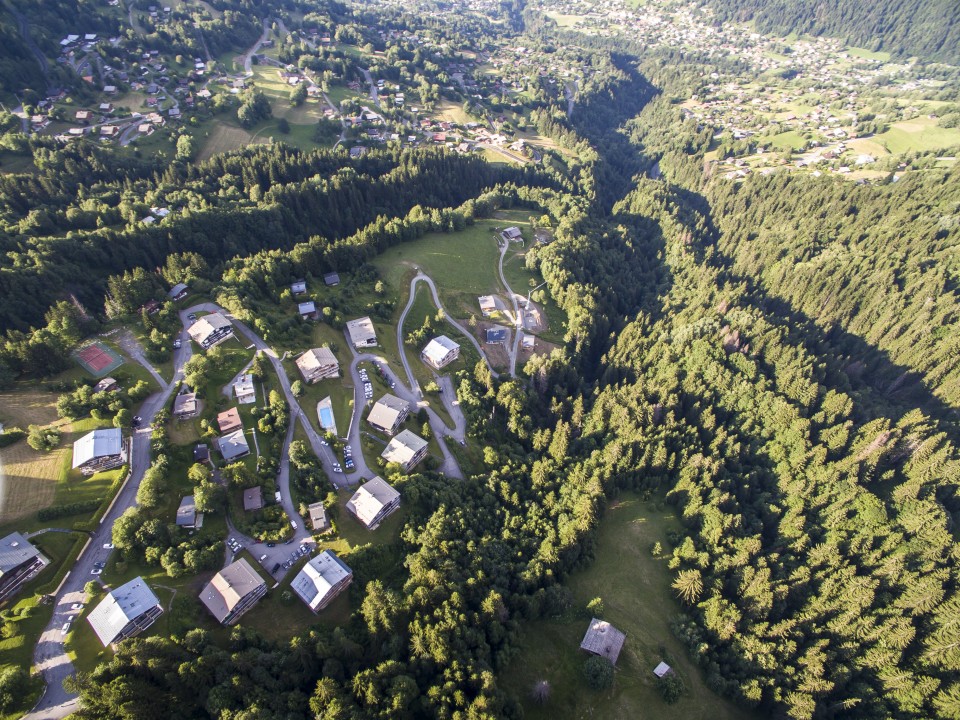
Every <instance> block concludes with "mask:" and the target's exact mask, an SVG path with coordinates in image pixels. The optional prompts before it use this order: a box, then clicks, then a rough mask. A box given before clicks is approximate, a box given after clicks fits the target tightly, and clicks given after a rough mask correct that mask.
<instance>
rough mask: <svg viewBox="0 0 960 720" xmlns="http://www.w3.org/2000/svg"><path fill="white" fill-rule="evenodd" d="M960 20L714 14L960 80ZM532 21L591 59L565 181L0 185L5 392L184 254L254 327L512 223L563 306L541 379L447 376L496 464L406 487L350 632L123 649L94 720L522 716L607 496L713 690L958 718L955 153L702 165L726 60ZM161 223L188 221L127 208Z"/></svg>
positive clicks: (290, 172)
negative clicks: (866, 50) (516, 662)
mask: <svg viewBox="0 0 960 720" xmlns="http://www.w3.org/2000/svg"><path fill="white" fill-rule="evenodd" d="M947 4H948V3H936V2H933V3H880V4H878V5H877V7H880V6H882V11H876V13H875V14H871V10H870V9H871V8H872V7H873V6H869V7H868V5H866V4H864V5H863V6H862V7H860V6H858V8H859V9H858V10H857V11H856V12H853V11H850V10H849V8H848V7H847V5H845V4H843V3H832V4H830V3H828V4H826V5H825V6H823V7H821V8H820V9H819V10H817V11H816V13H814V9H813V8H812V7H804V6H803V5H797V6H796V7H794V6H789V7H788V4H783V3H779V4H778V3H745V2H742V3H733V4H730V3H724V4H723V6H722V8H721V9H720V10H718V12H719V15H720V17H728V16H729V17H737V18H740V19H745V18H753V19H755V20H756V22H757V26H758V28H760V29H761V30H766V29H771V28H773V29H777V30H779V31H783V30H784V29H786V28H791V29H792V28H796V27H798V26H800V25H802V24H803V23H801V20H804V22H806V25H805V26H804V27H803V29H804V30H806V31H809V32H813V33H823V34H838V33H839V34H858V33H859V34H858V35H857V39H858V41H863V42H865V43H866V42H867V41H868V40H869V38H873V37H877V31H876V30H877V28H878V27H880V26H884V25H885V24H890V25H895V26H897V27H900V28H903V27H906V26H908V25H910V24H911V21H912V20H913V19H914V18H917V17H923V18H924V19H925V20H924V25H923V28H915V27H914V28H912V29H911V30H910V32H909V33H906V31H904V33H903V34H898V33H892V34H889V35H887V36H886V39H885V40H884V41H883V44H882V45H881V46H880V47H883V48H896V51H897V52H903V53H918V54H927V55H929V56H930V57H932V58H940V59H955V52H956V48H955V45H956V43H955V42H954V40H955V36H956V33H957V27H956V26H953V25H950V23H942V22H939V21H938V18H941V19H942V18H943V17H949V18H953V17H954V15H955V14H951V12H950V10H951V8H949V7H946V5H947ZM504 5H505V4H504ZM515 5H516V7H511V8H506V7H504V8H502V10H503V12H504V13H505V14H506V15H507V16H508V17H509V18H510V21H511V22H512V23H514V24H522V20H521V13H520V11H521V10H522V3H516V4H515ZM761 6H762V7H761ZM499 10H500V9H498V11H499ZM508 10H509V12H507V11H508ZM848 11H849V12H848ZM811 14H813V15H815V17H810V18H807V17H806V15H811ZM525 17H526V21H527V23H528V24H535V23H534V22H533V21H534V20H535V19H534V18H532V17H530V14H529V13H527V15H526V16H525ZM397 22H399V21H397ZM853 26H856V28H857V29H856V30H853V29H851V28H852V27H853ZM934 26H936V27H934ZM518 29H519V28H518ZM534 29H535V31H536V32H531V34H528V35H525V36H523V38H524V39H523V41H524V42H528V43H530V44H531V45H535V44H544V43H558V44H563V43H569V44H573V43H579V42H581V41H583V42H582V44H581V45H579V46H578V47H579V51H580V52H582V53H583V54H585V55H589V56H590V57H591V58H592V59H591V62H592V63H593V64H594V67H595V68H596V73H595V74H594V76H593V77H592V78H591V80H590V82H589V83H588V84H586V85H585V87H581V88H579V93H580V95H579V96H578V104H577V110H576V111H575V112H574V113H573V114H572V116H569V117H568V115H567V113H566V112H565V107H564V105H563V104H562V103H561V101H560V100H559V99H553V100H552V101H550V102H544V103H543V104H542V106H541V107H539V108H537V110H536V111H535V114H534V115H533V119H534V120H535V122H536V124H537V126H538V129H539V130H540V132H542V133H543V134H544V135H546V136H549V137H551V138H553V139H554V140H555V141H556V143H557V144H559V145H561V146H563V147H566V148H575V149H577V150H578V152H579V155H578V159H577V160H576V161H575V162H574V161H572V162H570V163H569V164H568V165H567V166H566V167H557V166H554V165H549V164H546V163H543V164H539V165H536V164H532V163H531V164H529V165H524V166H523V167H522V168H518V167H514V166H508V165H493V164H490V163H488V162H485V161H483V160H481V159H479V158H476V157H462V156H459V155H457V154H454V153H452V152H448V151H446V150H442V149H441V150H433V149H426V150H417V151H409V150H397V149H384V150H381V151H374V152H369V153H366V154H364V155H363V156H362V157H359V158H350V157H349V156H348V155H346V154H345V153H344V152H342V151H337V150H318V151H313V152H304V151H301V150H297V149H294V148H290V147H288V146H286V145H284V144H283V143H279V142H278V143H275V144H274V145H272V146H269V147H252V148H247V149H245V150H242V151H236V152H233V153H229V154H224V155H217V156H214V157H213V158H211V159H209V160H206V161H203V162H193V161H190V160H187V159H182V160H178V161H176V162H173V163H171V164H168V165H166V166H163V165H161V164H159V163H157V162H156V161H154V160H151V159H148V158H133V157H129V156H123V155H120V154H119V153H114V152H113V151H111V150H109V149H107V150H99V149H89V148H86V149H75V148H67V149H64V148H60V147H56V146H55V145H53V144H51V143H44V142H39V143H37V145H36V147H34V148H33V151H32V152H33V161H34V163H35V164H36V168H37V172H35V173H30V174H5V175H3V176H2V177H0V227H2V229H3V237H2V238H0V249H2V252H3V260H2V263H0V294H2V297H3V303H2V307H0V328H2V329H3V330H4V331H5V333H6V335H5V339H4V341H3V344H2V347H0V381H3V382H4V383H8V384H9V383H13V382H14V381H18V380H19V381H23V380H25V379H28V380H29V379H38V378H40V379H42V378H44V377H47V376H50V375H53V374H55V373H56V372H58V371H60V370H62V369H63V368H64V367H66V365H67V362H68V358H69V354H70V352H71V351H72V350H73V348H74V347H75V346H76V344H77V343H78V342H79V341H80V339H81V338H82V337H83V335H84V333H85V331H86V330H87V329H89V326H88V325H87V323H92V324H96V323H98V322H103V321H106V320H108V319H109V318H110V317H118V316H131V317H136V316H137V314H138V312H139V309H140V308H141V307H142V306H143V304H144V303H145V302H146V301H148V300H150V299H152V298H155V297H162V295H163V293H164V287H163V282H162V281H164V280H165V281H167V284H171V283H173V282H174V281H175V280H176V281H179V280H180V279H181V278H182V277H185V275H184V274H183V273H184V272H186V270H185V268H187V267H188V266H192V270H191V273H192V274H191V275H190V277H191V279H192V278H194V277H196V278H199V279H200V280H201V282H202V283H205V286H208V287H209V288H210V293H211V297H214V298H215V299H217V301H218V302H220V303H221V304H222V305H223V306H225V307H228V308H229V309H230V310H231V311H232V312H234V313H235V314H236V315H237V316H238V317H241V318H244V319H247V320H248V321H250V322H251V323H252V324H254V321H255V318H254V313H252V312H251V308H252V307H254V306H255V305H256V304H257V303H260V302H266V301H267V300H268V299H270V298H271V297H273V296H274V295H275V294H276V288H277V287H281V286H286V285H288V284H289V283H290V282H291V281H293V280H295V279H296V278H299V277H305V276H309V277H319V276H321V275H322V274H323V273H325V272H329V271H331V270H339V271H340V272H344V273H346V272H357V273H363V272H365V271H369V266H368V265H367V264H368V263H369V262H370V261H371V260H372V259H373V258H374V257H376V256H377V255H378V254H380V253H381V252H383V251H384V250H386V249H387V248H389V247H393V246H397V245H401V244H402V243H404V242H408V241H411V240H414V239H416V238H419V237H421V236H423V235H424V234H425V233H427V232H449V231H453V230H454V229H457V230H459V229H462V228H464V227H468V226H470V225H472V224H474V223H475V222H478V221H479V220H481V219H485V218H489V217H492V216H493V214H494V213H495V212H496V211H499V210H503V209H508V208H523V209H524V210H525V211H526V210H528V211H529V212H530V213H532V214H541V213H542V214H544V215H546V216H547V217H548V219H549V220H550V221H551V225H552V227H553V237H554V239H553V242H551V243H549V244H545V245H542V246H538V247H536V248H535V249H533V250H531V251H530V252H529V253H528V255H527V262H528V264H529V265H530V266H531V267H532V268H535V269H536V270H537V271H539V272H540V273H541V274H542V276H543V278H544V279H545V280H546V282H547V286H548V289H549V292H550V295H551V297H552V298H553V299H554V300H555V301H556V303H557V304H558V305H559V306H560V308H561V309H562V310H563V311H564V313H565V315H566V317H567V325H566V334H565V337H564V343H563V344H562V346H561V347H558V348H557V349H555V350H553V352H552V353H550V354H549V355H542V356H536V357H534V358H533V359H532V360H531V361H530V362H529V363H528V364H527V365H526V367H525V368H523V372H522V374H521V375H520V376H518V377H516V378H507V377H500V378H494V377H492V375H491V374H490V373H489V372H487V371H486V368H485V367H484V366H483V364H482V363H481V364H479V365H478V366H477V368H476V370H475V371H474V372H472V373H469V374H464V376H463V377H461V378H459V384H458V387H457V397H458V400H459V403H460V405H461V406H462V408H463V410H464V413H465V414H466V416H467V419H468V422H469V426H470V437H471V439H472V440H475V441H476V442H477V443H479V445H480V446H481V447H484V448H486V449H487V450H489V453H486V452H485V458H486V460H485V461H486V465H487V467H486V471H485V472H484V473H482V474H477V475H474V476H472V477H470V478H468V479H466V480H465V481H463V482H451V481H450V480H449V479H447V478H444V477H442V476H440V475H438V474H437V473H434V472H429V471H425V472H423V473H418V474H417V475H414V476H412V477H411V479H410V480H409V481H408V482H407V484H406V485H405V490H404V492H405V497H406V498H407V499H405V502H408V503H409V507H410V508H411V510H410V515H409V517H408V519H407V521H406V524H405V527H404V529H403V531H402V533H401V539H400V542H399V543H398V544H397V545H396V546H391V548H390V549H389V550H386V551H385V550H382V549H381V550H377V549H371V550H370V551H369V553H368V555H367V556H366V557H365V558H364V560H365V564H364V567H365V568H366V569H367V570H368V571H370V570H374V569H375V570H378V571H379V572H377V573H374V572H368V575H366V576H363V577H358V578H357V580H355V581H354V582H355V585H356V586H357V587H359V588H360V595H361V597H362V600H361V602H360V606H359V609H358V610H357V611H356V612H354V613H353V616H352V617H351V619H350V622H349V623H348V624H345V625H344V626H342V627H338V628H336V629H335V630H326V629H315V630H311V631H310V632H308V633H306V634H303V635H298V636H296V637H294V638H292V639H290V640H289V642H287V643H286V644H276V643H272V642H269V641H267V640H265V639H264V638H262V637H260V636H258V635H257V634H256V633H255V632H252V631H248V630H247V629H245V628H243V627H238V628H236V629H234V630H233V631H232V632H231V634H230V640H229V643H228V644H227V645H226V646H224V645H223V644H217V643H216V642H214V641H213V639H212V638H211V637H210V636H209V635H208V634H207V633H206V632H205V631H202V630H188V631H185V632H183V633H179V634H176V635H175V636H173V637H169V638H160V637H153V638H148V639H140V640H138V639H134V640H131V641H128V642H126V643H124V644H123V645H122V646H121V647H120V649H119V650H118V652H117V654H116V657H115V658H113V659H112V660H111V661H110V662H109V663H104V664H102V665H100V666H99V667H98V668H97V669H96V670H94V671H92V672H89V673H81V674H79V675H78V676H77V678H76V680H75V681H74V683H73V686H72V687H73V688H74V689H75V690H76V691H77V692H79V694H80V697H81V700H82V706H81V709H79V710H78V711H77V712H76V713H75V715H74V717H76V718H78V719H79V720H100V719H104V720H105V719H106V718H136V719H138V720H140V719H142V718H154V717H155V718H167V717H183V718H204V717H209V718H218V719H219V720H229V719H233V720H241V719H244V720H247V719H249V720H253V719H254V718H258V719H259V718H302V717H315V718H325V719H330V720H333V719H338V720H339V719H345V718H375V717H380V718H420V717H434V718H500V717H503V718H520V717H522V715H523V710H522V707H521V704H520V702H519V700H518V699H517V698H516V697H513V696H511V695H510V694H508V693H506V692H504V691H503V689H502V677H501V674H502V673H503V672H504V670H505V668H506V667H507V666H508V665H509V662H510V660H511V659H512V657H513V656H514V654H515V646H516V642H517V638H518V637H519V636H520V634H521V633H522V632H523V627H524V624H525V623H526V622H527V621H533V620H536V619H539V618H544V617H552V616H555V615H558V614H560V613H562V612H563V611H564V609H565V603H566V602H567V600H566V596H565V593H564V587H563V583H564V581H565V579H567V578H568V577H569V575H570V573H572V572H573V571H575V570H576V569H578V568H582V567H584V566H585V565H588V564H589V563H590V562H591V561H592V560H593V555H594V544H593V540H594V536H595V533H596V531H597V528H598V526H599V525H600V524H602V523H603V522H604V517H603V509H604V507H605V505H606V502H607V501H608V500H609V499H611V498H616V497H617V496H618V495H619V494H620V493H623V492H628V491H639V492H642V493H646V494H647V495H649V496H654V497H658V498H661V499H663V500H664V501H665V502H666V503H667V504H669V505H670V506H672V507H673V508H674V509H675V510H676V512H677V514H678V516H679V517H680V518H681V519H682V523H683V531H682V533H681V534H680V536H678V537H677V538H676V543H675V544H673V547H671V548H669V549H668V552H669V555H670V560H669V567H670V570H671V572H672V573H673V575H672V580H671V581H672V584H673V585H672V586H673V588H674V590H675V594H676V597H677V603H678V604H677V608H676V619H675V622H674V627H673V630H674V633H675V634H676V635H677V637H679V638H680V639H681V640H682V642H683V643H684V645H685V647H686V648H687V650H688V652H689V654H690V656H691V657H693V658H694V659H695V661H696V662H697V664H698V665H699V667H700V668H701V669H702V672H703V673H704V676H705V677H706V681H707V685H708V686H709V687H710V688H711V689H712V690H714V691H716V692H717V693H720V694H722V695H724V696H726V697H729V698H732V699H733V700H734V701H735V702H737V703H739V704H741V705H742V706H743V707H745V708H751V709H755V710H758V711H759V712H760V713H762V714H763V715H765V716H769V717H789V718H793V719H795V720H804V719H808V718H944V719H947V718H960V621H958V617H960V616H958V608H960V576H958V564H957V560H958V558H960V544H958V542H957V538H956V523H957V521H958V520H960V496H958V484H960V453H958V449H960V426H958V423H957V411H958V408H960V371H958V363H957V360H958V354H960V297H958V291H960V287H958V280H960V275H958V273H960V266H958V259H957V247H958V244H960V166H958V165H957V164H950V165H935V164H933V163H926V164H924V163H922V162H920V163H919V164H918V165H922V167H921V168H920V169H918V170H917V171H915V172H910V173H907V174H905V175H904V176H903V177H894V174H893V173H890V175H889V177H888V178H886V179H885V180H884V181H881V182H874V183H854V182H850V181H847V180H844V179H841V178H838V177H835V176H832V175H824V176H822V177H814V176H812V175H800V174H789V173H782V174H770V175H760V174H757V175H753V176H751V177H749V178H747V179H744V180H742V181H740V180H738V181H737V182H733V181H728V180H725V179H723V178H721V177H716V176H714V177H709V176H708V175H707V174H706V173H705V172H704V171H703V169H704V167H705V165H706V163H705V156H706V154H707V153H708V152H709V151H710V150H711V143H712V134H711V133H710V132H709V131H708V130H707V129H705V128H704V127H702V126H700V125H698V123H697V122H695V121H693V120H691V119H690V118H689V117H688V116H687V115H685V114H684V113H682V112H681V111H680V110H679V109H678V107H677V106H678V105H679V102H678V98H680V97H681V96H682V94H683V93H684V92H688V91H689V90H690V88H692V87H695V86H696V83H697V82H698V81H699V80H698V73H699V72H700V70H699V67H700V60H702V62H703V63H707V62H712V61H710V60H708V59H705V58H704V59H698V58H695V57H690V56H682V57H680V56H672V55H670V54H666V53H663V52H661V51H645V50H643V49H641V48H636V47H633V46H631V45H630V44H629V43H627V42H621V41H619V40H617V39H603V38H599V37H592V38H590V39H589V40H587V41H584V38H583V37H579V36H578V35H577V34H576V33H570V32H565V31H563V30H562V29H557V28H550V27H548V26H547V24H543V25H541V26H536V27H535V28H534ZM3 31H4V28H2V27H0V32H3ZM518 42H519V41H518ZM156 205H163V206H168V207H170V208H171V209H173V210H175V211H176V217H175V218H174V219H173V221H171V222H167V223H164V224H163V225H162V226H156V227H143V226H142V225H140V224H138V223H137V222H136V220H137V218H138V217H140V216H142V214H143V212H144V211H145V210H146V209H148V208H150V207H151V206H156ZM171 258H173V260H171ZM260 329H263V328H260ZM377 553H379V555H378V554H377Z"/></svg>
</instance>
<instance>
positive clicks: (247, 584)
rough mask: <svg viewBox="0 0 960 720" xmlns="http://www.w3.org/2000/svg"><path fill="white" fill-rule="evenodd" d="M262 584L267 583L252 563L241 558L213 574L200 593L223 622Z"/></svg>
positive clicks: (214, 614)
mask: <svg viewBox="0 0 960 720" xmlns="http://www.w3.org/2000/svg"><path fill="white" fill-rule="evenodd" d="M261 585H266V583H265V582H264V581H263V578H262V577H260V576H259V575H258V574H257V572H256V571H255V570H254V569H253V568H252V567H250V563H248V562H247V561H246V560H245V559H244V558H240V559H239V560H237V561H236V562H235V563H233V564H232V565H228V566H227V567H225V568H224V569H223V570H221V571H220V572H218V573H217V574H216V575H214V576H213V579H212V580H211V581H210V582H208V583H207V586H206V587H205V588H204V589H203V592H201V593H200V600H201V601H202V602H203V604H204V605H206V606H207V610H209V611H210V612H211V613H213V616H214V617H215V618H216V619H217V620H218V621H220V622H223V621H224V620H225V619H226V617H227V616H228V615H229V614H230V613H231V612H232V611H233V609H234V608H235V607H236V606H237V605H239V604H240V601H241V600H243V598H245V597H246V596H247V595H249V594H250V593H252V592H255V591H256V590H257V588H259V587H260V586H261Z"/></svg>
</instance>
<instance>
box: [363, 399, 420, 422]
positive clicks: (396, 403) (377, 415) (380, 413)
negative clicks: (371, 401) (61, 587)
mask: <svg viewBox="0 0 960 720" xmlns="http://www.w3.org/2000/svg"><path fill="white" fill-rule="evenodd" d="M409 407H410V406H409V405H408V403H407V402H406V401H405V400H401V399H400V398H398V397H397V396H396V395H391V394H390V393H387V394H386V395H384V396H383V397H382V398H380V399H379V400H377V402H376V404H375V405H374V406H373V407H372V408H371V409H370V414H369V415H367V422H368V423H370V424H371V425H376V426H377V427H384V428H391V427H393V425H394V423H395V422H396V421H397V417H398V416H399V415H400V414H401V413H403V412H404V411H405V410H408V409H409Z"/></svg>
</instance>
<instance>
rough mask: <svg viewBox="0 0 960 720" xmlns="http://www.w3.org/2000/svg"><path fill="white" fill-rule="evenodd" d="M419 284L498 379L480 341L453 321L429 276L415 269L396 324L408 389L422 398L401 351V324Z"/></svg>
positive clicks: (405, 357)
mask: <svg viewBox="0 0 960 720" xmlns="http://www.w3.org/2000/svg"><path fill="white" fill-rule="evenodd" d="M421 282H423V283H426V285H427V287H428V288H430V294H431V295H432V296H433V304H434V305H436V306H437V310H439V311H440V312H442V313H443V317H444V319H445V320H446V321H447V322H448V323H450V324H451V325H453V326H454V327H455V328H456V329H457V330H459V331H460V333H461V334H462V335H463V336H464V337H466V338H467V340H469V341H470V342H471V343H472V344H473V346H474V347H475V348H476V349H477V352H478V353H480V357H481V358H482V359H483V361H484V362H485V363H486V364H487V368H488V369H489V370H490V374H491V375H492V376H493V377H499V375H498V374H497V371H496V370H494V369H493V366H492V365H491V364H490V360H489V359H488V358H487V354H486V353H485V352H484V351H483V346H482V345H481V344H480V341H479V340H477V339H476V338H475V337H474V336H473V333H472V332H470V331H469V330H467V328H465V327H464V326H463V325H461V324H460V323H458V322H457V321H456V320H454V319H453V316H452V315H451V314H450V313H448V312H447V311H446V309H445V308H444V307H443V305H441V304H440V296H439V295H438V294H437V286H436V285H435V284H434V282H433V279H432V278H431V277H430V276H429V275H426V274H425V273H424V272H423V270H421V269H420V268H417V274H416V275H415V276H414V277H413V279H412V280H411V281H410V297H409V299H408V300H407V306H406V307H405V308H404V309H403V312H402V313H401V314H400V321H399V322H398V323H397V343H398V344H399V347H400V360H401V361H402V362H403V369H404V370H405V371H406V373H407V377H408V378H409V380H410V387H411V388H413V389H414V390H415V391H416V392H417V394H418V395H419V396H420V397H423V393H422V392H421V391H420V386H419V385H418V384H417V381H416V379H415V378H414V376H413V373H412V372H411V371H410V364H409V363H408V361H407V354H406V353H405V352H404V351H403V323H404V320H406V319H407V313H408V312H410V308H411V307H413V300H414V297H415V296H416V294H417V284H418V283H421Z"/></svg>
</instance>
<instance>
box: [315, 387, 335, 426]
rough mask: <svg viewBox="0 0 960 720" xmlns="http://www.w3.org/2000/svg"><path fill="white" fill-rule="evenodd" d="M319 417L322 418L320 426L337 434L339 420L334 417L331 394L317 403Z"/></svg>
mask: <svg viewBox="0 0 960 720" xmlns="http://www.w3.org/2000/svg"><path fill="white" fill-rule="evenodd" d="M317 417H318V418H320V426H321V427H322V428H323V429H324V430H329V431H330V432H332V433H333V434H334V435H336V434H337V421H336V420H335V419H334V417H333V402H332V401H331V400H330V396H329V395H328V396H327V397H325V398H324V399H323V400H321V401H320V402H318V403H317Z"/></svg>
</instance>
